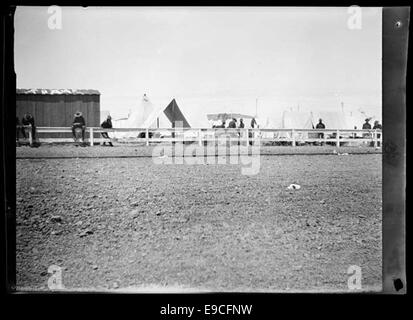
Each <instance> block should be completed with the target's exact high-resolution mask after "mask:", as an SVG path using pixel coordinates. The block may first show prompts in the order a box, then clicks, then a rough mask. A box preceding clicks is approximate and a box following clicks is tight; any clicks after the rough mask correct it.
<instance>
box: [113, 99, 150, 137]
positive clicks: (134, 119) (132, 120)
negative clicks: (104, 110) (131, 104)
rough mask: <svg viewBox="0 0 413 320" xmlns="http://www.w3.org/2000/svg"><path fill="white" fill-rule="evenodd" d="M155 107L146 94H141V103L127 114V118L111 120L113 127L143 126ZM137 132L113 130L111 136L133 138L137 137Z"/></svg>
mask: <svg viewBox="0 0 413 320" xmlns="http://www.w3.org/2000/svg"><path fill="white" fill-rule="evenodd" d="M154 109H155V107H154V106H153V104H152V102H151V101H150V100H149V98H148V97H147V96H146V94H144V95H143V97H142V101H141V104H140V106H139V107H138V108H136V109H135V110H133V111H132V112H131V114H129V117H128V118H122V119H117V120H113V121H112V123H113V128H143V127H144V126H143V124H144V122H145V119H147V118H148V116H149V115H150V114H151V113H152V112H153V110H154ZM138 135H139V132H114V133H112V136H113V137H115V138H133V137H137V136H138Z"/></svg>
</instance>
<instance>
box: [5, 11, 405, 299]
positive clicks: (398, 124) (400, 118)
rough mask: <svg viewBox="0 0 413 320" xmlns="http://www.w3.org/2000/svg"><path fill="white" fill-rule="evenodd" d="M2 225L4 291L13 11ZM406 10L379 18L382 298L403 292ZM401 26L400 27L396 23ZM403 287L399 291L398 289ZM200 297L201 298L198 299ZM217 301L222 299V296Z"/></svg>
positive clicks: (8, 252)
mask: <svg viewBox="0 0 413 320" xmlns="http://www.w3.org/2000/svg"><path fill="white" fill-rule="evenodd" d="M1 8H2V9H1V28H2V32H1V41H2V50H1V52H2V91H1V101H2V109H1V119H0V120H1V124H2V127H1V132H0V134H1V135H0V138H1V151H2V154H3V157H2V162H3V165H2V171H1V178H2V184H1V192H2V195H3V202H2V205H3V209H4V213H5V214H4V215H2V219H1V223H2V227H3V229H2V230H3V231H4V232H1V237H2V239H1V240H2V246H1V250H2V260H3V261H5V264H4V265H3V264H2V271H3V275H4V278H3V279H4V284H5V286H4V288H5V291H6V292H7V293H12V292H13V291H14V290H15V285H16V256H15V252H16V216H15V206H16V205H15V202H16V185H15V181H16V170H15V169H16V167H15V160H16V150H15V147H14V145H15V141H14V139H15V137H14V132H15V130H14V121H15V119H14V117H15V114H14V108H11V107H10V106H13V105H15V92H16V91H15V90H16V74H15V71H14V12H15V7H5V6H2V7H1ZM409 17H410V8H409V7H387V8H383V16H382V61H383V62H382V97H383V98H382V110H383V124H384V128H383V130H384V132H383V189H382V192H383V229H382V232H383V234H382V235H383V249H382V250H383V256H382V261H383V268H382V276H383V278H382V279H383V282H382V283H383V293H405V292H406V242H405V240H406V228H405V227H406V214H405V212H406V205H405V200H406V197H405V189H406V76H407V46H408V37H409V32H408V31H409ZM398 21H401V22H402V23H401V25H400V26H399V25H397V24H396V23H397V22H398ZM3 269H4V270H3ZM400 285H402V286H400ZM201 296H202V295H201ZM221 296H222V295H221Z"/></svg>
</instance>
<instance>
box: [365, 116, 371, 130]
mask: <svg viewBox="0 0 413 320" xmlns="http://www.w3.org/2000/svg"><path fill="white" fill-rule="evenodd" d="M369 121H370V119H368V118H367V119H366V122H365V123H364V124H363V130H364V129H369V130H370V129H371V124H370V123H369Z"/></svg>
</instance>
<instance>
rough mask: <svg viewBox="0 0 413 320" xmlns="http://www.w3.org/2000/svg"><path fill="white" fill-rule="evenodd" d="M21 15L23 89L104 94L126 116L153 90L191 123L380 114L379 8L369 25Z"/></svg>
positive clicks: (178, 13) (227, 15)
mask: <svg viewBox="0 0 413 320" xmlns="http://www.w3.org/2000/svg"><path fill="white" fill-rule="evenodd" d="M62 14H63V15H62V29H60V30H51V29H49V28H48V18H49V16H50V14H49V13H48V12H47V7H19V8H17V10H16V15H15V29H16V30H15V70H16V74H17V86H18V88H50V89H52V88H71V89H97V90H99V91H100V92H101V110H109V111H110V112H111V114H112V115H113V116H114V117H115V118H116V117H121V116H124V115H126V114H127V113H128V110H129V109H134V108H137V107H138V106H139V104H140V100H141V97H142V96H143V94H144V93H146V94H147V95H148V96H149V98H150V99H151V100H152V102H153V103H154V104H155V105H162V104H164V105H165V106H166V105H167V103H168V102H169V101H170V100H171V99H172V98H175V99H176V101H177V103H178V105H179V106H180V107H181V109H182V110H183V112H184V113H185V114H186V115H187V118H188V120H189V122H190V124H191V125H193V126H199V125H205V123H207V122H206V114H207V113H214V112H241V113H248V114H252V115H253V114H255V105H256V99H257V98H258V116H269V117H271V118H274V119H277V118H279V117H281V114H282V111H283V110H289V109H290V108H292V109H293V110H297V109H298V108H299V110H300V111H314V112H316V111H320V110H332V111H340V110H341V102H343V103H344V109H345V111H356V110H358V109H360V108H361V109H362V110H364V111H365V112H366V113H368V114H369V115H372V116H373V115H374V116H376V117H380V116H381V9H379V8H363V10H362V28H361V29H360V30H351V29H349V28H348V26H347V21H348V19H349V16H350V15H349V13H348V12H347V8H190V7H187V8H145V7H141V8H107V7H106V8H94V7H90V8H70V7H63V8H62Z"/></svg>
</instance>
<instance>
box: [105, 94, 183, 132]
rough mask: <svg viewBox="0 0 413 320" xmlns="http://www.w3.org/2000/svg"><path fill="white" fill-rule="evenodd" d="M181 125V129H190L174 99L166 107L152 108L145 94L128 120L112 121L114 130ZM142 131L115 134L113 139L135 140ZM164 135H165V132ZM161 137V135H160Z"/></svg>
mask: <svg viewBox="0 0 413 320" xmlns="http://www.w3.org/2000/svg"><path fill="white" fill-rule="evenodd" d="M178 122H179V123H182V124H183V127H190V125H189V123H188V121H187V120H186V118H185V116H184V115H183V114H182V112H181V110H180V109H179V107H178V105H177V103H176V101H175V99H173V100H172V101H171V102H170V103H169V104H168V106H166V107H163V106H158V107H157V106H154V105H153V104H152V103H151V102H150V100H149V98H148V97H147V96H146V94H145V95H144V96H143V98H142V102H141V105H140V107H139V108H137V109H136V110H134V111H133V112H132V113H131V114H130V115H129V117H128V118H124V119H118V120H114V121H113V127H114V128H171V127H173V126H174V124H175V123H178ZM141 133H142V131H133V132H116V133H113V137H115V138H136V137H139V135H140V134H141ZM164 134H167V133H166V132H165V133H164ZM161 135H162V133H161Z"/></svg>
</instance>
